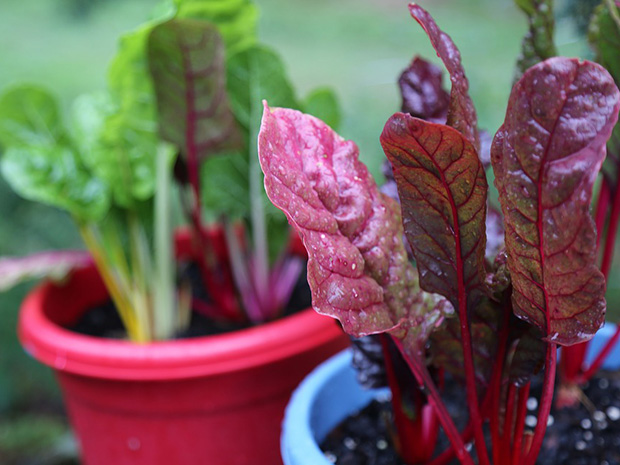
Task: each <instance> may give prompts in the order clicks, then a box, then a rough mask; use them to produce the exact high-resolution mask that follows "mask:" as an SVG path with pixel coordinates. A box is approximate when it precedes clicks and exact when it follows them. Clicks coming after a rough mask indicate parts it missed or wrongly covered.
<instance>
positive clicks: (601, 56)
mask: <svg viewBox="0 0 620 465" xmlns="http://www.w3.org/2000/svg"><path fill="white" fill-rule="evenodd" d="M609 8H610V6H609V5H608V4H607V3H603V4H601V5H600V6H598V7H597V8H596V10H595V11H594V14H593V16H592V20H591V22H590V31H589V34H588V39H589V41H590V44H591V45H592V47H593V48H594V50H595V52H596V61H597V62H598V63H600V64H601V65H603V66H604V67H605V68H606V69H607V71H609V72H610V74H611V75H612V76H613V78H614V81H615V82H616V85H618V84H620V22H619V21H617V20H615V19H614V15H613V14H612V12H611V10H610V9H609ZM616 13H617V15H618V16H617V17H618V18H620V8H617V7H616ZM603 172H604V173H605V176H606V177H607V179H608V180H609V181H610V184H611V185H612V186H616V185H617V183H618V175H619V173H620V124H616V126H615V127H614V130H613V132H612V136H611V139H610V140H609V142H608V143H607V157H606V158H605V161H604V163H603Z"/></svg>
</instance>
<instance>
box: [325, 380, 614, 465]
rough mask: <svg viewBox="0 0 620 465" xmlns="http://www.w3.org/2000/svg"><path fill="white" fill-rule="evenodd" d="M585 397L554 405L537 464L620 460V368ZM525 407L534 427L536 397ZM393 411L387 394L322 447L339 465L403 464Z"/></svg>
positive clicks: (594, 383)
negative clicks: (562, 405) (560, 406)
mask: <svg viewBox="0 0 620 465" xmlns="http://www.w3.org/2000/svg"><path fill="white" fill-rule="evenodd" d="M454 384H455V383H454ZM534 391H535V388H534V387H533V391H532V392H534ZM582 398H583V399H584V401H583V402H581V403H580V404H578V405H577V406H576V407H575V408H572V409H568V408H564V409H561V410H558V409H555V408H554V409H552V412H551V416H550V418H549V424H548V427H547V434H546V435H545V442H544V443H543V447H542V450H541V453H540V455H539V458H538V461H537V463H538V464H540V465H620V372H601V373H600V374H599V375H597V376H596V377H594V378H593V379H592V380H591V381H590V382H589V383H588V384H587V385H586V386H585V387H584V389H583V397H582ZM448 407H449V408H450V403H448ZM527 407H528V415H527V417H526V425H527V428H530V429H533V428H534V427H535V426H536V415H537V407H538V405H537V401H536V399H535V398H534V397H532V398H530V399H529V401H528V405H527ZM391 417H392V407H391V404H390V402H389V400H383V401H381V402H378V401H373V402H372V403H371V404H369V405H368V406H367V407H366V408H364V409H363V410H362V411H361V412H358V413H356V414H355V415H353V416H350V417H348V418H347V419H345V420H344V421H343V422H342V423H341V424H340V425H338V426H337V427H336V428H335V429H334V430H333V431H332V432H331V433H330V434H329V435H328V437H327V438H326V439H325V441H324V442H323V443H322V444H321V449H322V450H323V452H324V453H325V456H326V458H327V459H328V460H329V461H330V462H331V463H334V464H337V465H388V464H389V465H405V464H404V463H403V462H402V461H401V460H400V459H399V458H398V457H397V455H396V453H395V451H394V447H393V443H392V440H391V436H390V430H391V428H392V426H391ZM440 441H445V437H440ZM444 447H445V446H442V445H441V444H440V445H439V446H438V450H443V448H444ZM451 464H454V465H457V464H458V461H456V460H454V461H453V462H452V463H451Z"/></svg>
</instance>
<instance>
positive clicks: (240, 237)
mask: <svg viewBox="0 0 620 465" xmlns="http://www.w3.org/2000/svg"><path fill="white" fill-rule="evenodd" d="M256 18H257V9H256V7H255V5H254V4H253V3H252V2H251V1H249V0H221V1H217V2H213V1H204V0H171V1H169V2H165V3H164V4H162V6H160V8H159V9H158V10H157V11H156V15H155V18H154V19H152V20H151V21H149V22H147V23H145V24H144V25H142V26H141V27H140V28H138V29H137V30H135V31H133V32H131V33H129V34H126V35H124V36H123V37H122V38H121V41H120V46H119V51H118V53H117V55H116V57H115V58H114V59H113V61H112V63H111V65H110V68H109V74H108V88H107V89H106V91H105V92H102V93H99V94H96V95H87V96H83V97H80V98H79V99H78V100H77V101H76V102H75V104H74V105H73V111H72V114H71V118H70V120H69V121H68V122H67V124H65V122H64V120H63V118H62V115H61V112H60V109H59V105H58V103H57V102H56V101H55V99H54V97H53V95H52V94H51V93H49V92H47V91H46V90H44V89H41V88H39V87H36V86H24V85H23V86H18V87H16V88H13V89H9V90H8V91H6V92H5V93H4V94H3V95H2V96H1V97H0V146H1V147H2V149H3V152H4V153H3V159H2V172H3V174H4V176H5V177H6V179H7V181H8V182H9V184H10V185H11V186H12V187H13V188H14V189H15V190H16V191H17V192H18V193H19V194H21V195H22V196H24V197H26V198H28V199H31V200H36V201H40V202H43V203H46V204H50V205H53V206H55V207H59V208H62V209H64V210H66V211H68V212H69V213H70V214H71V216H72V217H73V219H74V220H75V222H76V224H77V225H78V227H79V230H80V232H81V234H82V237H83V239H84V242H85V244H86V246H87V248H88V250H89V252H90V254H91V255H92V258H93V259H94V261H95V264H96V265H97V268H98V269H99V271H100V273H101V275H102V277H103V279H104V282H105V284H106V286H107V288H108V290H109V292H110V296H111V298H112V299H113V301H114V304H115V306H116V308H117V310H118V311H119V314H120V316H121V319H122V321H123V324H124V326H125V328H126V330H127V334H128V337H129V338H130V339H131V340H133V341H136V342H148V341H152V340H161V339H169V338H171V337H175V335H176V334H178V333H179V332H182V331H183V330H184V329H185V328H186V327H187V326H188V324H189V321H190V315H191V313H190V310H192V309H193V310H195V311H198V312H201V313H204V314H207V316H209V317H211V318H213V319H218V320H235V321H241V322H245V323H248V322H249V323H254V324H258V323H262V322H264V321H268V320H271V319H274V318H276V317H278V316H279V315H281V314H282V312H283V309H284V307H285V305H286V304H287V303H288V300H289V299H290V296H291V293H292V290H293V287H294V285H295V283H296V282H297V279H298V277H299V275H300V272H301V271H302V266H303V259H302V258H300V257H295V256H292V255H291V253H290V249H289V247H288V246H289V242H290V237H289V230H288V225H287V224H286V220H285V219H284V217H283V215H282V214H281V213H280V212H279V211H277V210H276V209H275V208H273V207H272V208H271V209H266V205H268V204H269V203H268V200H267V198H266V196H265V193H264V190H263V188H262V173H261V171H260V168H259V167H258V161H257V156H256V146H255V144H252V143H251V142H250V141H251V140H255V139H256V135H257V132H258V125H259V124H260V109H261V106H260V105H261V103H260V102H261V99H262V98H268V99H270V100H271V101H274V102H277V103H278V104H280V105H283V106H291V107H294V108H300V109H301V108H303V109H304V110H305V111H308V112H313V113H314V114H316V115H318V116H321V117H324V118H326V119H328V120H330V121H331V123H332V124H337V123H338V118H339V111H338V106H337V103H336V99H335V97H334V95H333V93H332V92H331V91H330V90H328V89H319V90H317V91H315V92H313V93H311V94H310V96H309V97H308V98H307V99H306V100H305V101H303V102H301V101H298V100H297V98H296V96H295V93H294V91H293V89H292V86H291V85H290V83H289V82H288V79H287V77H286V74H285V71H284V66H283V64H282V62H281V60H280V58H279V57H278V55H277V54H276V53H275V52H273V51H272V50H271V49H269V48H267V47H266V46H263V45H260V44H259V43H258V42H257V38H256ZM173 178H174V179H176V180H177V181H178V183H177V185H178V188H175V186H174V184H173V183H172V180H173ZM222 186H225V187H224V189H222ZM174 194H178V195H174ZM178 198H180V202H179V204H180V209H181V210H182V212H183V213H185V214H186V217H187V220H188V221H187V222H188V223H189V224H190V225H191V230H192V235H193V242H194V243H193V245H194V249H195V250H196V259H197V262H198V265H199V268H200V272H201V276H202V282H203V284H204V287H205V288H206V291H207V293H208V297H209V299H208V301H204V300H199V299H198V298H196V297H192V293H191V290H190V289H189V288H188V285H187V283H186V282H185V281H184V280H183V276H182V275H181V274H180V273H179V272H178V270H177V269H176V265H175V259H174V242H173V227H174V224H175V219H174V218H175V217H174V215H173V213H174V210H177V209H179V208H177V204H176V203H175V202H176V199H178ZM231 198H234V200H231ZM177 216H179V215H177ZM248 218H250V220H249V221H247V223H248V224H246V221H245V220H246V219H248ZM268 224H269V226H270V230H269V235H268V234H267V226H268ZM248 225H249V226H248ZM246 230H249V231H251V233H252V240H253V244H254V246H253V247H251V246H248V242H249V241H248V240H247V238H246V237H245V235H246ZM218 241H219V243H221V244H220V245H219V246H216V245H215V243H216V242H218ZM222 244H223V245H222ZM84 262H85V258H84V254H81V253H75V252H68V253H56V254H51V255H50V254H43V255H37V256H34V257H28V258H26V259H22V260H18V259H15V258H10V259H6V260H4V261H2V262H0V281H1V283H3V284H4V285H6V286H8V285H10V284H12V283H14V282H16V280H18V279H21V278H23V277H31V276H40V275H42V274H51V273H52V272H53V273H55V274H58V273H60V272H62V271H66V270H67V269H68V268H70V267H71V266H77V265H81V264H83V263H84ZM179 282H180V285H179Z"/></svg>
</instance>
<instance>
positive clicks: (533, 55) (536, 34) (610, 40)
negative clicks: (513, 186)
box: [517, 0, 620, 406]
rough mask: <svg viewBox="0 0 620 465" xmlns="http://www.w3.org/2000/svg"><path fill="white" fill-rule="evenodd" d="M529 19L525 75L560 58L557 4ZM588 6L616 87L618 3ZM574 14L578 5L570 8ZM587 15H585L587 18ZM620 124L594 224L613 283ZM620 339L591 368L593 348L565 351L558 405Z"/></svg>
mask: <svg viewBox="0 0 620 465" xmlns="http://www.w3.org/2000/svg"><path fill="white" fill-rule="evenodd" d="M517 3H518V4H519V6H520V7H521V9H522V10H523V11H524V12H525V13H526V14H527V16H528V20H529V24H530V29H529V33H528V35H527V36H526V38H525V39H524V44H523V58H522V59H521V60H520V61H519V65H520V68H519V70H520V71H523V70H524V69H525V66H526V65H527V64H532V63H536V62H538V61H541V60H543V59H546V58H549V57H551V56H554V55H556V54H557V51H556V49H555V46H554V45H553V8H552V7H553V3H552V2H550V1H544V2H543V1H528V2H517ZM590 3H591V2H583V5H581V6H580V8H581V9H582V10H583V13H584V14H582V16H581V17H580V18H578V23H580V24H583V23H584V21H585V23H586V24H587V22H588V20H589V23H590V30H589V41H590V44H591V46H592V48H593V50H594V57H595V60H596V61H597V62H598V63H600V64H601V65H603V66H604V67H605V68H606V69H607V70H608V71H609V72H610V74H611V75H612V77H613V78H614V81H615V82H616V84H618V83H619V82H620V70H619V69H618V63H620V55H619V50H620V49H619V48H618V44H619V43H620V11H619V9H618V6H619V5H620V3H619V2H617V1H613V0H603V1H602V2H598V3H599V6H598V7H597V8H596V9H594V11H593V12H592V15H590V14H589V12H590V10H592V8H593V7H594V3H591V4H590ZM571 8H572V9H573V10H575V9H577V8H578V6H577V5H576V4H575V5H573V6H572V7H571ZM586 12H587V13H588V14H585V13H586ZM618 131H619V128H618V126H617V125H616V126H615V127H614V129H613V131H612V135H611V138H610V139H609V141H608V142H607V156H606V158H605V161H604V163H603V167H602V170H601V171H600V176H599V181H598V194H597V196H596V200H595V202H594V206H593V208H594V219H595V225H596V233H597V236H596V244H597V253H596V256H597V264H598V266H599V268H600V270H601V272H602V274H603V276H604V278H605V281H607V280H608V279H609V274H610V270H611V265H612V260H613V255H614V250H615V242H616V237H617V232H618V221H619V219H620V190H619V189H618V188H617V180H618V174H619V173H620V163H619V160H620V136H619V132H618ZM619 338H620V329H616V332H615V334H614V335H613V336H612V337H611V338H610V339H609V340H608V341H607V343H606V344H605V346H604V347H603V349H602V350H601V351H600V352H599V353H598V354H596V356H595V357H594V359H593V360H592V362H591V363H589V364H587V363H586V354H587V351H588V343H587V342H584V343H581V344H575V345H573V346H570V347H564V348H563V350H562V355H561V360H560V363H559V366H558V374H559V379H560V382H561V387H560V391H559V395H558V397H557V402H556V403H557V405H558V406H571V405H574V404H575V403H576V402H577V401H578V399H579V398H580V397H581V394H580V387H581V386H582V385H583V384H585V383H586V382H587V381H588V380H590V379H591V378H592V376H593V375H594V374H595V373H596V372H597V371H598V370H599V369H600V367H601V366H602V364H603V362H604V361H605V359H606V358H607V357H608V356H609V354H610V352H611V349H612V348H613V347H614V345H615V344H616V343H617V342H618V339H619Z"/></svg>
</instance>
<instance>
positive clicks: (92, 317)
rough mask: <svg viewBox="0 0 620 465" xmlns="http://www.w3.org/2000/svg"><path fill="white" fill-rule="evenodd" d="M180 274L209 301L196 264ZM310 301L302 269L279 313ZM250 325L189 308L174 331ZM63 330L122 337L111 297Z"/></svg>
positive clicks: (187, 334) (206, 332)
mask: <svg viewBox="0 0 620 465" xmlns="http://www.w3.org/2000/svg"><path fill="white" fill-rule="evenodd" d="M184 274H185V276H186V277H187V278H188V279H189V282H190V285H191V287H192V290H195V291H194V297H195V298H199V299H201V300H203V301H205V302H210V298H209V296H208V294H207V293H206V292H205V290H204V287H203V286H202V283H201V281H200V273H199V271H198V267H197V266H195V265H193V264H190V265H189V266H188V267H187V270H186V271H185V273H184ZM311 304H312V296H311V294H310V288H309V287H308V283H307V281H306V272H305V270H304V271H303V272H302V273H301V275H300V276H299V279H298V280H297V283H296V284H295V288H294V289H293V293H292V294H291V299H290V301H289V303H288V304H287V306H286V307H285V309H284V312H283V314H282V316H288V315H293V314H295V313H297V312H299V311H301V310H303V309H306V308H308V307H310V305H311ZM251 326H252V324H251V323H249V322H236V321H225V320H214V319H212V318H209V317H207V316H205V315H203V314H201V313H198V312H195V311H193V312H192V314H191V321H190V326H189V328H187V329H186V330H185V331H183V332H182V333H180V334H177V335H176V339H185V338H192V337H201V336H211V335H215V334H224V333H228V332H231V331H238V330H240V329H246V328H250V327H251ZM67 329H70V330H72V331H74V332H77V333H80V334H85V335H88V336H95V337H103V338H111V339H124V338H126V332H125V329H124V327H123V323H122V321H121V319H120V317H119V315H118V312H117V311H116V308H115V306H114V303H113V302H112V301H111V300H109V301H107V302H104V303H103V304H101V305H98V306H95V307H92V308H91V309H89V310H88V311H86V312H85V313H84V314H83V315H82V316H81V318H80V319H79V320H78V321H76V322H75V324H74V325H73V326H70V327H68V328H67Z"/></svg>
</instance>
